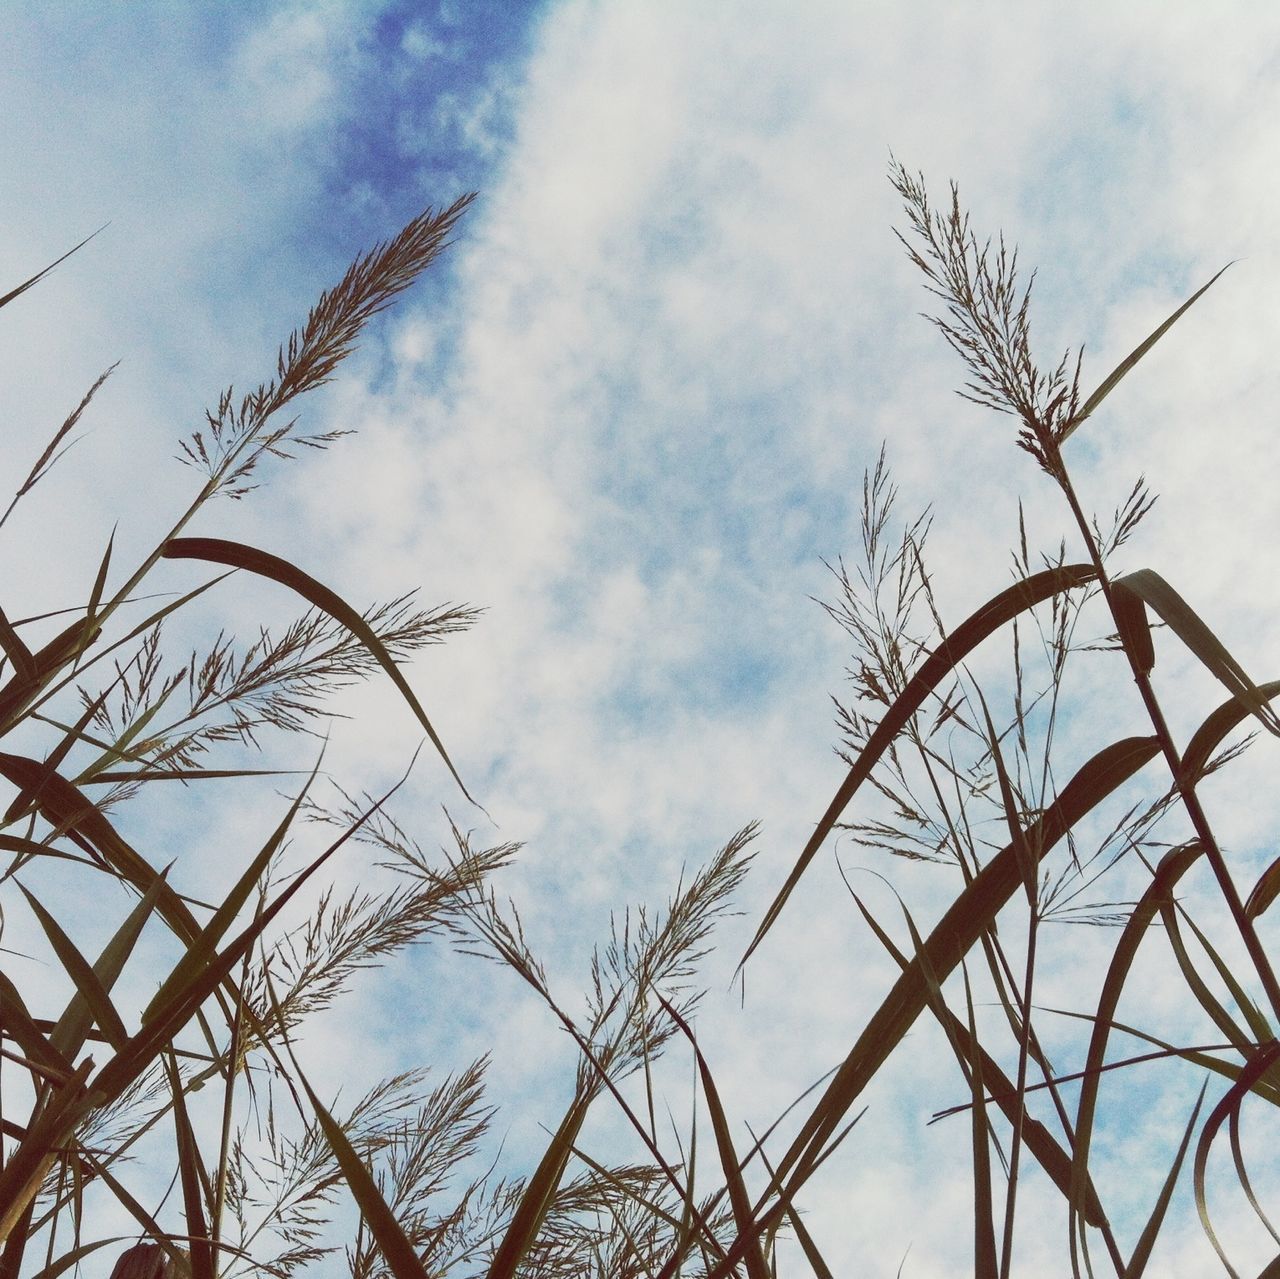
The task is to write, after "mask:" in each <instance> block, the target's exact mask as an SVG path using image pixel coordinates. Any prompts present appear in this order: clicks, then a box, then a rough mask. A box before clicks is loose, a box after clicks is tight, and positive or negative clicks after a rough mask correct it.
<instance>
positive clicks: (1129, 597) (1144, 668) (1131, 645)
mask: <svg viewBox="0 0 1280 1279" xmlns="http://www.w3.org/2000/svg"><path fill="white" fill-rule="evenodd" d="M1111 602H1112V605H1113V608H1112V616H1113V617H1114V618H1115V623H1116V631H1117V633H1118V634H1119V636H1120V643H1121V644H1122V645H1123V646H1124V648H1125V651H1126V652H1127V653H1128V654H1129V655H1130V657H1132V658H1133V663H1134V665H1135V666H1136V667H1137V669H1138V670H1139V671H1141V672H1142V674H1143V675H1150V674H1151V672H1152V671H1153V670H1154V669H1155V665H1156V646H1155V641H1154V640H1153V639H1152V638H1151V622H1150V620H1149V619H1148V618H1147V606H1146V604H1145V603H1143V600H1142V596H1141V595H1139V594H1138V593H1137V592H1136V591H1132V590H1130V589H1129V587H1128V586H1127V585H1126V584H1125V580H1124V578H1120V579H1119V581H1116V582H1113V583H1112V584H1111Z"/></svg>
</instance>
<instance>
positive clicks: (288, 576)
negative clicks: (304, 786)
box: [163, 537, 479, 807]
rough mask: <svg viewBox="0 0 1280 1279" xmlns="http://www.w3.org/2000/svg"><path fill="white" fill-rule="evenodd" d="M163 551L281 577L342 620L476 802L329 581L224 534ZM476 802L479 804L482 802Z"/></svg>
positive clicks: (367, 630)
mask: <svg viewBox="0 0 1280 1279" xmlns="http://www.w3.org/2000/svg"><path fill="white" fill-rule="evenodd" d="M163 555H164V558H165V559H198V560H203V561H205V562H207V563H211V564H227V565H229V566H230V567H232V568H242V569H244V570H246V571H247V572H250V573H255V574H257V575H258V576H259V577H265V578H269V579H270V580H271V581H273V582H279V583H280V584H281V585H282V586H287V587H288V588H289V589H290V590H292V591H295V592H297V594H299V595H301V596H302V598H303V599H305V600H306V601H307V602H308V603H309V604H311V605H312V606H313V607H315V608H318V609H320V610H321V611H322V612H325V613H327V614H328V615H329V616H330V617H332V618H333V619H334V620H335V621H337V622H340V623H341V624H342V625H343V626H345V627H346V628H347V630H349V631H350V632H351V633H352V634H353V635H354V636H355V637H356V638H357V639H358V640H359V641H360V642H361V643H362V644H363V645H364V646H365V647H366V648H367V649H368V650H369V652H370V653H372V654H373V656H374V657H375V658H376V659H377V661H378V664H379V665H380V666H381V667H382V669H383V670H385V671H386V672H387V674H388V675H389V676H390V677H391V680H392V682H393V683H394V684H395V686H396V688H398V689H399V690H400V693H401V695H402V696H403V697H404V699H405V701H406V702H408V704H409V708H410V709H411V710H412V711H413V713H414V715H416V716H417V718H418V722H419V723H420V724H421V725H422V727H423V728H424V729H425V730H426V733H427V736H428V737H429V738H430V739H431V744H432V745H433V746H434V747H435V748H436V750H437V751H438V752H439V755H440V758H441V759H442V760H444V763H445V767H447V768H448V770H449V772H450V773H451V774H452V776H453V779H454V781H456V782H457V783H458V787H459V789H460V790H461V791H462V793H463V794H464V795H465V796H466V797H467V799H469V800H471V802H472V803H473V804H474V803H475V800H474V799H471V794H470V792H469V791H468V790H467V788H466V786H465V785H464V784H463V781H462V778H461V777H459V776H458V770H457V769H456V768H454V766H453V761H452V760H451V759H450V758H449V753H448V751H446V750H445V748H444V743H443V742H442V741H441V740H440V738H439V737H438V736H437V735H436V730H435V729H434V728H433V727H432V725H431V721H430V720H429V719H428V718H427V713H426V711H424V710H423V709H422V706H421V704H420V703H419V702H418V699H417V697H416V696H415V694H414V692H413V689H412V688H410V687H409V682H408V680H406V679H405V677H404V675H403V674H402V673H401V671H400V668H399V666H397V665H396V663H395V661H394V660H393V659H392V657H391V655H390V653H388V652H387V650H386V647H385V646H384V645H383V643H382V641H381V640H380V639H379V638H378V637H377V635H376V634H374V631H373V628H372V627H371V626H370V625H369V624H368V622H366V621H365V620H364V618H363V617H361V616H360V614H359V613H358V612H356V610H355V609H353V608H352V607H351V605H350V604H348V603H347V602H346V601H345V600H344V599H342V598H341V596H339V595H338V594H336V593H335V592H334V591H331V590H330V589H329V588H328V587H327V586H324V585H322V584H321V583H320V582H317V581H316V580H315V578H313V577H311V576H310V575H309V574H307V573H304V572H303V571H302V570H301V569H300V568H298V567H297V566H296V565H294V564H291V563H290V562H289V561H288V560H284V559H281V558H280V557H279V556H278V555H271V554H269V553H268V552H266V551H260V550H257V549H255V548H254V547H252V546H245V545H243V544H242V543H240V542H230V541H227V540H225V539H223V538H215V537H176V538H172V539H170V541H169V542H168V543H166V545H165V548H164V551H163ZM476 806H477V807H479V805H476Z"/></svg>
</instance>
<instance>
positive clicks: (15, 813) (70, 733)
mask: <svg viewBox="0 0 1280 1279" xmlns="http://www.w3.org/2000/svg"><path fill="white" fill-rule="evenodd" d="M106 700H107V692H106V690H105V689H104V690H103V691H102V692H101V693H99V694H98V696H97V697H95V698H94V699H93V700H92V701H91V702H90V703H89V704H88V705H87V706H86V707H85V708H84V711H83V712H82V714H81V716H80V718H79V720H78V721H77V722H76V723H75V724H68V725H67V726H66V727H65V729H64V731H63V734H62V740H61V741H60V742H59V743H58V744H57V745H56V746H55V747H54V748H53V750H51V751H50V752H49V754H48V755H47V756H45V760H44V764H43V767H42V769H41V773H40V776H39V777H37V778H36V780H35V782H34V783H33V784H32V785H31V786H24V787H23V788H22V789H21V790H19V791H18V793H17V794H16V795H15V796H14V797H13V801H12V802H11V803H10V805H9V807H8V809H6V810H5V815H4V820H3V824H4V825H5V826H7V825H9V823H10V822H13V821H16V820H17V819H18V818H19V817H20V816H22V814H23V813H26V812H28V811H30V809H32V808H34V807H35V806H36V805H38V804H39V802H40V797H41V795H42V794H43V792H44V788H45V786H46V785H47V784H48V783H49V781H50V780H51V779H52V777H53V776H54V774H55V773H56V772H57V771H58V767H59V765H60V764H61V763H62V761H63V760H64V759H66V757H67V755H68V754H70V752H71V748H72V747H73V746H74V745H75V744H76V743H77V742H79V741H80V740H81V739H82V737H83V735H84V731H85V729H86V728H88V727H89V724H90V722H91V721H92V719H93V717H94V716H95V715H96V714H97V713H98V711H99V710H100V709H101V708H102V705H103V703H104V702H105V701H106Z"/></svg>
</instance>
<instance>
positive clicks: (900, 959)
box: [853, 894, 1106, 1227]
mask: <svg viewBox="0 0 1280 1279" xmlns="http://www.w3.org/2000/svg"><path fill="white" fill-rule="evenodd" d="M853 900H854V903H855V904H856V905H857V907H858V909H859V910H860V911H861V912H862V917H863V918H864V919H865V920H866V921H867V924H868V925H869V926H870V928H871V930H872V931H873V932H874V933H875V935H876V937H877V938H878V939H879V940H880V943H881V944H882V945H883V946H884V948H885V949H886V950H887V951H888V952H889V954H890V955H891V956H892V957H893V960H894V962H895V963H896V964H897V965H898V967H899V968H901V969H904V970H905V969H906V967H907V966H908V964H909V963H910V962H911V961H910V960H909V959H908V958H907V957H906V955H905V954H903V952H902V951H901V950H899V949H898V947H897V946H896V945H895V944H894V941H893V938H892V937H890V936H889V934H888V933H887V932H886V931H885V930H884V929H883V928H882V927H881V926H880V924H879V922H878V921H877V920H876V918H875V917H874V916H873V915H872V914H871V912H870V911H869V910H868V909H867V907H866V905H865V904H864V903H863V902H862V900H861V899H860V898H859V897H858V896H857V895H856V894H855V895H854V899H853ZM934 1013H935V1015H936V1016H938V1017H939V1018H940V1019H941V1020H942V1027H943V1030H944V1031H945V1032H946V1033H947V1037H948V1039H949V1040H950V1042H951V1043H952V1044H953V1045H958V1046H959V1047H961V1048H964V1049H966V1050H967V1048H968V1045H967V1031H966V1029H965V1026H964V1023H963V1022H962V1021H961V1020H960V1018H959V1017H957V1016H956V1014H955V1013H953V1012H952V1011H951V1010H950V1009H949V1008H948V1007H947V1006H946V1005H945V1003H944V1004H942V1005H941V1006H940V1007H939V1008H936V1009H934ZM973 1047H974V1048H976V1050H977V1054H978V1055H977V1062H978V1068H979V1069H980V1070H981V1072H982V1078H983V1079H984V1080H985V1081H987V1089H986V1091H987V1097H988V1100H989V1101H991V1102H994V1103H995V1104H996V1105H997V1106H999V1107H1000V1109H1001V1110H1002V1111H1003V1112H1004V1116H1005V1118H1006V1119H1007V1120H1008V1121H1009V1123H1010V1124H1011V1125H1012V1124H1016V1123H1017V1122H1018V1120H1019V1117H1020V1116H1021V1121H1022V1142H1023V1144H1024V1145H1025V1146H1026V1148H1027V1149H1028V1150H1029V1151H1031V1153H1032V1155H1033V1156H1034V1157H1035V1159H1036V1162H1037V1163H1039V1165H1040V1167H1041V1168H1043V1169H1044V1171H1045V1172H1046V1173H1047V1174H1048V1176H1049V1178H1050V1180H1051V1181H1052V1182H1053V1184H1054V1185H1055V1186H1057V1188H1058V1190H1059V1191H1060V1192H1061V1193H1062V1196H1063V1198H1064V1199H1066V1198H1069V1197H1070V1194H1071V1156H1070V1155H1069V1154H1068V1153H1067V1152H1066V1151H1065V1150H1064V1149H1063V1148H1062V1146H1061V1145H1059V1143H1058V1142H1057V1140H1056V1139H1055V1138H1054V1136H1053V1134H1052V1133H1050V1131H1049V1130H1048V1128H1046V1127H1045V1126H1044V1124H1042V1123H1041V1122H1040V1121H1039V1120H1038V1119H1033V1118H1032V1117H1031V1116H1030V1115H1028V1114H1026V1113H1025V1111H1024V1109H1023V1108H1022V1107H1021V1106H1020V1105H1019V1104H1018V1090H1017V1089H1016V1088H1015V1087H1014V1084H1013V1080H1011V1079H1010V1078H1009V1077H1008V1075H1006V1074H1005V1073H1004V1071H1003V1070H1002V1069H1001V1068H1000V1064H999V1062H997V1061H996V1059H995V1058H994V1057H992V1056H991V1055H990V1054H989V1053H988V1052H987V1051H986V1049H985V1048H983V1047H982V1045H981V1044H974V1045H973ZM966 1061H968V1063H969V1067H970V1069H973V1068H974V1064H973V1058H971V1057H966ZM1040 1086H1045V1085H1040ZM968 1108H969V1107H968V1106H964V1107H960V1108H959V1109H964V1110H967V1109H968ZM946 1113H952V1114H954V1113H958V1110H952V1111H950V1112H946ZM940 1117H941V1116H939V1115H935V1116H934V1118H935V1119H937V1118H940ZM1085 1220H1086V1221H1088V1223H1089V1224H1090V1225H1091V1226H1099V1227H1101V1226H1103V1225H1105V1224H1106V1215H1105V1214H1104V1213H1103V1211H1102V1201H1101V1200H1100V1199H1099V1198H1098V1192H1097V1190H1096V1189H1095V1187H1094V1184H1093V1180H1092V1178H1090V1180H1089V1198H1088V1200H1087V1202H1086V1204H1085Z"/></svg>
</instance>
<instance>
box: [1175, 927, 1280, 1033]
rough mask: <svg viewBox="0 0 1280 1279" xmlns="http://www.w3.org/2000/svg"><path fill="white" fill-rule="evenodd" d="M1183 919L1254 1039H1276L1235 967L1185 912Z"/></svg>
mask: <svg viewBox="0 0 1280 1279" xmlns="http://www.w3.org/2000/svg"><path fill="white" fill-rule="evenodd" d="M1183 918H1184V919H1185V920H1186V924H1187V927H1188V928H1190V929H1191V931H1192V932H1193V933H1194V934H1195V936H1196V941H1198V942H1199V943H1200V946H1201V948H1202V949H1203V950H1204V953H1205V954H1206V955H1208V956H1209V962H1210V963H1211V964H1212V965H1213V966H1214V968H1215V969H1216V970H1217V973H1218V977H1219V978H1220V979H1221V981H1222V984H1223V985H1224V986H1225V987H1226V988H1227V993H1228V994H1229V995H1230V996H1231V998H1232V999H1233V1000H1234V1001H1235V1005H1236V1007H1237V1008H1238V1009H1239V1010H1240V1012H1241V1013H1242V1014H1243V1015H1244V1019H1245V1021H1247V1022H1248V1023H1249V1032H1250V1034H1251V1035H1252V1036H1253V1038H1254V1039H1255V1040H1257V1042H1258V1043H1266V1042H1267V1040H1269V1039H1274V1038H1275V1036H1274V1035H1273V1034H1272V1031H1271V1025H1270V1023H1269V1022H1268V1021H1267V1018H1266V1015H1265V1014H1264V1013H1263V1012H1262V1010H1261V1009H1260V1008H1259V1007H1258V1006H1257V1004H1255V1003H1254V1001H1253V1000H1252V999H1251V998H1250V997H1249V992H1248V991H1247V990H1245V988H1244V986H1242V985H1241V983H1240V980H1239V978H1238V977H1237V976H1236V974H1235V970H1234V969H1233V967H1232V966H1231V965H1230V964H1229V963H1227V961H1226V960H1225V959H1223V957H1222V956H1221V955H1220V954H1219V953H1218V948H1217V947H1216V946H1215V945H1214V944H1213V942H1212V941H1210V940H1209V938H1208V937H1207V936H1206V935H1205V933H1204V930H1203V929H1202V928H1200V927H1199V925H1198V924H1197V923H1196V921H1195V920H1194V919H1192V917H1191V916H1190V915H1188V914H1186V912H1185V911H1184V912H1183Z"/></svg>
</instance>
